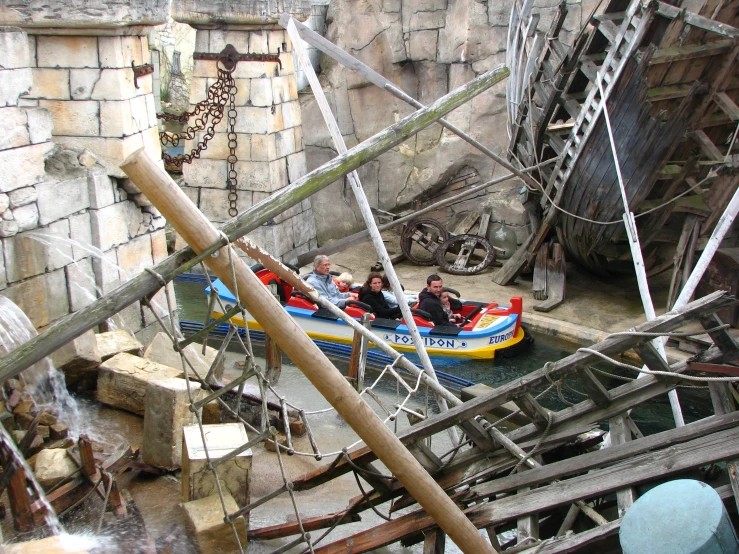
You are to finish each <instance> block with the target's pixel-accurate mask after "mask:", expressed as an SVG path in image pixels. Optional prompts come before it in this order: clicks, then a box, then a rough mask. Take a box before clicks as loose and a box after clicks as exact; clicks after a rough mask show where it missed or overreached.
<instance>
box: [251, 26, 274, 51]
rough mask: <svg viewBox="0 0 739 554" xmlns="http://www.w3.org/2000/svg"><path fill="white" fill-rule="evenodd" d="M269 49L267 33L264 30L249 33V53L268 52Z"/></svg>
mask: <svg viewBox="0 0 739 554" xmlns="http://www.w3.org/2000/svg"><path fill="white" fill-rule="evenodd" d="M268 50H269V43H268V42H267V34H266V33H264V32H263V31H256V32H253V33H249V53H251V54H266V53H267V52H268Z"/></svg>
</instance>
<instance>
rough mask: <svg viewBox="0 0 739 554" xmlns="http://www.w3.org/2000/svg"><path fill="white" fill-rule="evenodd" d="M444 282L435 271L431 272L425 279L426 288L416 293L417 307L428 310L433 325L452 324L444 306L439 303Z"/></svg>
mask: <svg viewBox="0 0 739 554" xmlns="http://www.w3.org/2000/svg"><path fill="white" fill-rule="evenodd" d="M443 289H444V283H443V282H442V280H441V277H439V276H438V275H437V274H436V273H432V274H431V275H429V276H428V278H427V279H426V288H425V289H423V290H422V291H421V293H420V294H419V295H418V309H419V310H423V311H424V312H428V313H429V315H430V316H431V321H433V322H434V325H454V324H453V323H451V322H450V321H449V318H448V317H447V315H446V313H444V307H443V306H442V305H441V300H439V296H441V291H442V290H443Z"/></svg>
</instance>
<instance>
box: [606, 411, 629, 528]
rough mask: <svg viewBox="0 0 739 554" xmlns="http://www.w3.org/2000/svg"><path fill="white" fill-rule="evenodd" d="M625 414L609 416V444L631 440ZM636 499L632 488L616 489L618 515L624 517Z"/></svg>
mask: <svg viewBox="0 0 739 554" xmlns="http://www.w3.org/2000/svg"><path fill="white" fill-rule="evenodd" d="M625 417H626V416H625V415H619V416H616V417H614V418H611V420H610V421H609V422H608V423H609V426H608V428H609V431H610V433H611V445H612V446H616V445H619V444H625V443H627V442H628V441H630V440H631V432H630V431H629V429H628V428H627V426H626V421H625ZM634 500H636V495H635V493H634V489H631V488H626V489H621V490H618V491H616V501H617V503H618V517H624V515H626V511H627V510H628V509H629V508H631V505H632V504H633V503H634Z"/></svg>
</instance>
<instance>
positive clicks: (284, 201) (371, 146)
mask: <svg viewBox="0 0 739 554" xmlns="http://www.w3.org/2000/svg"><path fill="white" fill-rule="evenodd" d="M500 78H501V75H500V74H499V73H496V72H495V71H492V72H488V73H485V74H483V75H480V76H479V77H477V78H475V79H473V80H472V81H470V82H469V83H467V84H465V85H463V86H461V87H459V88H458V89H456V90H454V91H452V92H450V93H449V94H447V95H446V96H443V97H442V98H439V99H438V100H437V101H436V102H434V103H433V104H431V105H430V106H429V107H428V108H425V109H422V110H418V111H417V112H414V113H412V114H410V115H409V116H408V117H405V118H403V119H402V120H401V121H398V122H397V123H395V124H393V125H391V126H390V127H388V128H387V129H384V130H382V131H380V132H379V133H377V134H376V135H374V136H372V137H370V138H368V139H367V140H365V141H364V142H362V143H361V144H358V145H357V146H355V147H353V148H351V149H350V150H349V151H347V152H346V153H345V154H341V155H339V156H337V157H336V158H334V159H332V160H331V161H329V162H327V163H325V164H324V165H322V166H321V167H319V168H317V169H314V170H313V171H311V172H310V173H309V174H308V175H305V176H303V177H301V178H300V179H297V180H296V181H295V182H294V183H292V184H291V185H290V186H287V187H285V188H283V189H280V190H279V191H277V192H275V193H274V194H272V195H271V196H270V197H269V198H266V199H265V200H263V201H262V202H259V203H258V204H256V205H254V206H252V207H251V208H249V209H248V210H246V211H245V212H244V213H242V214H240V215H238V216H237V217H235V218H234V219H232V220H230V221H228V222H226V223H224V224H223V226H222V227H221V231H223V233H224V234H225V235H226V236H227V237H228V238H229V239H230V240H235V239H237V238H239V237H242V236H244V235H245V234H246V233H248V232H250V231H252V230H254V229H256V228H257V227H259V226H260V225H262V224H264V223H266V222H267V221H269V220H270V219H272V218H273V217H275V216H276V215H278V214H280V213H282V212H284V211H285V210H287V209H288V208H291V207H292V206H295V205H296V204H299V203H300V202H302V201H303V200H305V199H306V198H308V197H310V196H311V195H312V194H313V193H315V192H317V191H319V190H322V189H324V188H326V187H327V186H328V185H330V184H331V183H333V182H335V181H336V180H337V179H339V178H340V177H341V176H343V175H346V174H347V173H349V172H350V171H352V170H353V169H356V168H358V167H359V166H361V165H363V164H365V163H367V162H369V161H370V160H373V159H375V158H376V157H377V156H379V155H380V154H382V153H384V152H387V151H388V150H390V149H391V148H393V147H395V146H397V145H399V144H401V143H402V142H404V141H405V140H406V139H408V137H411V136H413V135H415V134H416V133H418V132H419V131H421V130H423V129H425V128H426V127H428V126H429V125H431V124H432V123H433V122H434V121H436V120H437V119H438V118H440V117H442V116H444V115H445V114H447V113H449V112H450V111H452V110H454V109H455V108H457V107H459V106H461V105H462V104H464V103H465V102H467V101H468V100H470V99H471V98H474V97H475V96H477V95H478V94H480V93H481V92H484V91H485V90H487V89H489V88H490V87H491V86H493V85H494V84H495V83H497V82H498V80H499V79H500ZM214 244H217V242H215V241H214V242H213V244H211V245H209V246H213V245H214ZM194 257H195V256H194V254H193V252H192V250H191V249H184V250H181V251H179V252H177V253H175V254H173V255H172V256H170V257H168V258H167V259H165V260H163V261H162V262H160V263H158V264H156V265H155V266H154V267H152V268H149V269H150V270H152V271H153V272H155V273H159V274H160V275H163V276H170V278H171V274H172V273H173V272H174V271H176V270H177V269H179V268H181V267H183V266H184V267H188V264H191V263H193V262H192V260H193V258H194ZM160 288H161V285H160V283H159V279H158V278H157V277H155V276H154V275H152V274H151V273H150V272H148V271H142V272H141V273H140V274H139V275H138V276H137V277H135V278H134V279H131V280H130V281H128V282H126V283H125V284H123V285H121V286H120V287H118V288H117V289H115V290H113V291H111V292H110V293H108V294H106V295H105V296H104V297H103V298H99V299H97V300H96V301H95V302H93V303H92V304H90V305H89V306H86V307H85V308H82V309H81V310H78V311H76V312H75V313H73V314H70V315H68V316H66V317H65V318H64V319H63V320H61V321H59V322H57V323H55V324H54V325H53V326H52V327H50V328H49V329H48V330H47V331H44V332H43V333H41V334H40V335H38V336H36V337H34V338H32V339H31V340H29V341H28V342H26V343H24V344H22V345H21V346H19V347H18V348H16V349H15V350H13V351H12V352H10V353H8V354H6V355H5V356H3V357H2V358H0V382H4V381H7V380H8V379H10V378H12V377H15V376H16V375H18V374H19V373H20V372H21V371H23V370H24V369H26V368H27V367H29V366H31V365H33V364H35V363H36V362H38V361H39V360H41V359H43V358H44V357H45V356H48V355H49V354H51V353H52V352H54V351H55V350H56V349H57V348H59V347H60V346H63V345H65V344H67V343H68V342H69V341H71V340H72V339H74V338H76V337H78V336H80V335H81V334H82V333H84V332H85V331H87V330H89V329H92V328H93V327H95V326H96V325H99V324H100V323H102V322H103V321H105V320H106V319H107V318H109V317H110V316H112V315H114V314H116V313H118V312H119V311H121V310H122V309H124V308H125V307H126V306H128V305H130V304H131V303H132V302H134V301H136V300H138V299H139V298H143V297H144V296H147V295H149V294H152V293H154V292H156V291H157V290H159V289H160Z"/></svg>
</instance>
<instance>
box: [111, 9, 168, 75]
mask: <svg viewBox="0 0 739 554" xmlns="http://www.w3.org/2000/svg"><path fill="white" fill-rule="evenodd" d="M167 15H169V14H168V13H167ZM142 39H144V40H143V42H142ZM145 44H148V43H147V42H146V38H145V37H140V36H136V35H131V36H122V37H121V50H122V51H123V59H124V60H126V61H128V65H129V66H130V65H131V62H133V63H134V64H136V65H142V64H143V63H148V60H147V61H146V62H144V48H146V50H147V51H148V49H149V48H148V46H146V47H145ZM147 55H148V53H147Z"/></svg>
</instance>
